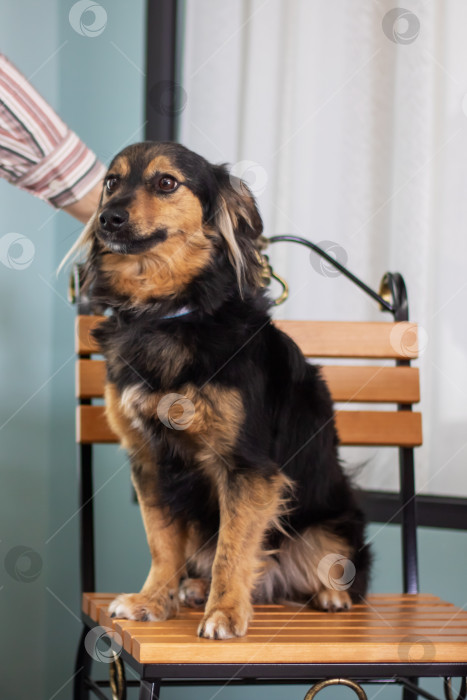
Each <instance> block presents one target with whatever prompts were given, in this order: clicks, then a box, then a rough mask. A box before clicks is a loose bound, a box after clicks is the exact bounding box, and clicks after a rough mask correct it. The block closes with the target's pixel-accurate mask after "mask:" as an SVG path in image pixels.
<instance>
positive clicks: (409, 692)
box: [402, 678, 420, 700]
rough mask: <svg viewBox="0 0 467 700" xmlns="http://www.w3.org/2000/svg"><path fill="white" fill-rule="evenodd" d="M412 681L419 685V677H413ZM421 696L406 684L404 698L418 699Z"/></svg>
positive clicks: (407, 699) (403, 699)
mask: <svg viewBox="0 0 467 700" xmlns="http://www.w3.org/2000/svg"><path fill="white" fill-rule="evenodd" d="M410 681H411V682H412V683H413V684H414V685H418V678H411V679H410ZM419 697H420V696H419V695H418V694H417V692H416V691H415V690H413V688H407V687H406V686H404V690H403V691H402V700H418V698H419Z"/></svg>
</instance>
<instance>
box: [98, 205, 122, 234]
mask: <svg viewBox="0 0 467 700" xmlns="http://www.w3.org/2000/svg"><path fill="white" fill-rule="evenodd" d="M127 221H128V212H127V211H126V210H125V209H104V211H103V212H102V214H101V215H100V216H99V222H100V225H101V226H102V228H103V229H104V231H109V232H110V233H112V232H114V231H118V230H119V229H121V228H122V226H124V225H125V224H126V223H127Z"/></svg>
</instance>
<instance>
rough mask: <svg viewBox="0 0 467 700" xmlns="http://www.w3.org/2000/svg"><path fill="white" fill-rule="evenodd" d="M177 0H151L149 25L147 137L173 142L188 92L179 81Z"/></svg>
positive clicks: (147, 40) (148, 12) (152, 139)
mask: <svg viewBox="0 0 467 700" xmlns="http://www.w3.org/2000/svg"><path fill="white" fill-rule="evenodd" d="M178 4H179V3H178V0H148V2H147V28H146V37H147V38H146V46H147V48H146V109H145V112H146V130H145V133H146V139H147V140H148V141H174V140H175V139H176V137H177V115H178V114H179V113H180V112H181V111H182V110H183V107H184V102H185V92H184V90H183V88H182V87H181V86H180V84H179V83H178V82H177V70H178V59H177V53H178V44H177V9H178Z"/></svg>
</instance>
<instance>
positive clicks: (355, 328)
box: [275, 321, 418, 359]
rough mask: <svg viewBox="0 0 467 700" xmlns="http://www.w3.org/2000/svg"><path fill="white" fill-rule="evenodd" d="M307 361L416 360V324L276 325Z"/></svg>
mask: <svg viewBox="0 0 467 700" xmlns="http://www.w3.org/2000/svg"><path fill="white" fill-rule="evenodd" d="M275 323H276V325H277V327H278V328H280V329H281V330H282V331H284V333H287V335H290V337H291V338H292V339H293V340H294V341H295V342H296V343H297V345H298V346H299V348H300V349H301V351H302V352H303V354H304V355H305V356H306V357H361V358H381V359H382V358H387V359H389V358H394V359H404V358H405V359H407V358H415V357H417V355H418V348H417V325H416V324H415V323H384V322H365V321H276V322H275Z"/></svg>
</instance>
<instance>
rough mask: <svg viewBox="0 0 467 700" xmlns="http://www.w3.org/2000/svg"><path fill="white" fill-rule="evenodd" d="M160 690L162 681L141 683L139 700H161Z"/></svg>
mask: <svg viewBox="0 0 467 700" xmlns="http://www.w3.org/2000/svg"><path fill="white" fill-rule="evenodd" d="M160 689H161V683H160V681H153V682H149V681H141V685H140V686H139V700H159V692H160Z"/></svg>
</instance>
